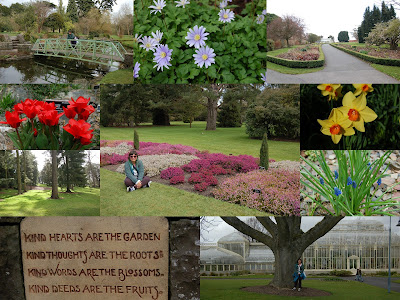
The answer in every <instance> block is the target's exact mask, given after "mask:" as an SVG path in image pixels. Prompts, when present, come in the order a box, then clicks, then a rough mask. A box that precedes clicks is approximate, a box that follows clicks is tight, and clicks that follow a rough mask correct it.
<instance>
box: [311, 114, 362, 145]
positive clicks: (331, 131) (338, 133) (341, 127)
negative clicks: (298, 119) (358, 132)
mask: <svg viewBox="0 0 400 300" xmlns="http://www.w3.org/2000/svg"><path fill="white" fill-rule="evenodd" d="M317 121H318V123H319V124H320V125H321V126H322V127H321V132H322V133H323V134H325V135H330V136H331V137H332V141H333V142H334V143H335V144H337V143H339V141H340V139H341V138H342V135H345V136H349V135H353V134H355V131H354V129H353V127H351V123H352V122H351V121H350V120H349V119H348V118H347V116H344V115H343V114H342V113H341V112H340V111H339V110H338V109H337V108H334V109H332V111H331V114H330V115H329V118H328V119H327V120H317Z"/></svg>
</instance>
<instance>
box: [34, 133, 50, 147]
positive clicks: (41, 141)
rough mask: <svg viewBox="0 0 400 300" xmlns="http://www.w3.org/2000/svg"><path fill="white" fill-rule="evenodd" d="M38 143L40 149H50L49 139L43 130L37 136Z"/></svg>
mask: <svg viewBox="0 0 400 300" xmlns="http://www.w3.org/2000/svg"><path fill="white" fill-rule="evenodd" d="M36 145H37V147H38V148H39V149H48V148H49V140H48V139H47V136H46V135H45V134H44V133H43V132H41V133H39V134H38V135H37V137H36Z"/></svg>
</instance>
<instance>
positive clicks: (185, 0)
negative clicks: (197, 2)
mask: <svg viewBox="0 0 400 300" xmlns="http://www.w3.org/2000/svg"><path fill="white" fill-rule="evenodd" d="M175 3H176V7H179V6H182V7H183V8H185V5H187V4H190V1H189V0H179V1H175Z"/></svg>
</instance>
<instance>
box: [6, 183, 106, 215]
mask: <svg viewBox="0 0 400 300" xmlns="http://www.w3.org/2000/svg"><path fill="white" fill-rule="evenodd" d="M62 191H63V190H61V189H60V192H62ZM74 192H75V193H73V194H65V193H60V194H59V196H60V197H61V198H60V199H50V196H51V190H30V191H28V192H26V193H24V194H21V195H16V196H12V197H9V198H7V199H6V200H5V201H1V202H0V216H99V215H100V206H99V205H100V200H99V199H100V189H92V188H78V187H76V188H75V191H74Z"/></svg>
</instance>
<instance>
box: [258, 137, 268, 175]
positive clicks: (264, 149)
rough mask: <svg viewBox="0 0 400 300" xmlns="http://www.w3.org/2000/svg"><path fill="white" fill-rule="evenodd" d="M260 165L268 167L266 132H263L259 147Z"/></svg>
mask: <svg viewBox="0 0 400 300" xmlns="http://www.w3.org/2000/svg"><path fill="white" fill-rule="evenodd" d="M260 166H261V167H264V168H265V169H266V170H268V168H269V152H268V137H267V133H264V136H263V140H262V144H261V149H260Z"/></svg>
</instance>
